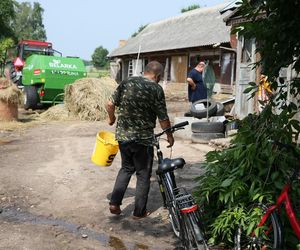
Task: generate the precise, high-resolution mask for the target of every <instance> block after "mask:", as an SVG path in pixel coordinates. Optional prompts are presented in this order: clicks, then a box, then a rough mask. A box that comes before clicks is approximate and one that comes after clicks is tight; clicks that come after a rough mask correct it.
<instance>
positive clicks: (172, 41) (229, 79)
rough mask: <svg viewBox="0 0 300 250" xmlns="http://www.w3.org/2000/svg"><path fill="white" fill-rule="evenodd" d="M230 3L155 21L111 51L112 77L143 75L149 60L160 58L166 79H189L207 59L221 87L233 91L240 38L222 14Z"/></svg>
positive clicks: (178, 80)
mask: <svg viewBox="0 0 300 250" xmlns="http://www.w3.org/2000/svg"><path fill="white" fill-rule="evenodd" d="M226 6H228V4H227V5H224V4H221V5H217V6H213V7H205V8H199V9H195V10H192V11H188V12H185V13H183V14H181V15H178V16H175V17H171V18H168V19H165V20H162V21H158V22H155V23H151V24H149V25H147V26H146V28H144V29H143V30H142V31H141V32H140V33H138V35H137V36H135V37H132V38H130V39H129V40H127V41H124V40H122V41H121V42H120V46H119V47H118V48H116V49H115V50H113V51H112V52H111V53H110V54H109V57H110V59H111V60H112V62H111V75H112V77H114V78H115V79H116V80H117V81H121V80H123V79H126V78H127V77H129V76H132V75H140V74H141V73H142V72H143V69H144V66H145V65H146V64H147V63H148V62H149V61H151V60H157V61H159V62H160V63H162V64H163V66H164V67H165V74H164V80H165V81H169V82H186V76H187V73H188V71H189V70H190V69H191V68H192V67H194V66H195V65H196V64H197V62H199V61H200V60H205V61H207V62H209V64H210V65H211V66H212V67H213V69H214V72H215V75H216V81H217V83H218V84H219V86H222V88H223V89H227V90H228V91H229V92H232V86H233V84H234V83H235V48H236V38H235V35H234V36H231V35H230V27H228V26H226V24H225V23H224V21H223V19H224V16H223V15H222V14H220V10H221V9H223V8H225V7H226ZM228 11H230V8H229V9H228ZM226 14H228V12H226ZM220 88H221V87H220Z"/></svg>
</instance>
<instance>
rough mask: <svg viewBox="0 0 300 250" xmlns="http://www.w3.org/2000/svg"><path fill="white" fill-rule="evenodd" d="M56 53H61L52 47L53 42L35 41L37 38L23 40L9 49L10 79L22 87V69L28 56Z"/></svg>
mask: <svg viewBox="0 0 300 250" xmlns="http://www.w3.org/2000/svg"><path fill="white" fill-rule="evenodd" d="M54 53H58V54H60V56H61V53H60V52H58V51H56V50H54V49H53V48H52V43H49V42H42V41H35V40H22V41H20V42H19V43H18V45H17V46H16V47H15V48H11V49H8V51H7V55H6V58H7V59H6V68H7V69H8V71H9V77H10V79H11V80H12V81H13V82H14V83H15V84H16V85H17V86H18V87H21V88H22V86H23V85H22V70H23V67H24V65H25V60H26V58H27V57H29V56H31V55H33V54H38V55H49V56H52V55H54Z"/></svg>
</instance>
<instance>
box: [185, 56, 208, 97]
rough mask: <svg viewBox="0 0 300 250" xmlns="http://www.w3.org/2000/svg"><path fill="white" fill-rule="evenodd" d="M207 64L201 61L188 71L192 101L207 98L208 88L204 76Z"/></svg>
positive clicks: (189, 92)
mask: <svg viewBox="0 0 300 250" xmlns="http://www.w3.org/2000/svg"><path fill="white" fill-rule="evenodd" d="M205 66H206V65H205V63H204V62H199V63H198V64H197V66H196V67H195V68H193V69H192V70H191V71H190V72H189V73H188V77H187V82H188V97H189V102H191V103H194V102H196V101H198V100H202V99H207V89H206V86H205V84H204V82H203V76H202V74H203V71H204V69H205Z"/></svg>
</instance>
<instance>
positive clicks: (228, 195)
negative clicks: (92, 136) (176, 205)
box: [196, 106, 300, 244]
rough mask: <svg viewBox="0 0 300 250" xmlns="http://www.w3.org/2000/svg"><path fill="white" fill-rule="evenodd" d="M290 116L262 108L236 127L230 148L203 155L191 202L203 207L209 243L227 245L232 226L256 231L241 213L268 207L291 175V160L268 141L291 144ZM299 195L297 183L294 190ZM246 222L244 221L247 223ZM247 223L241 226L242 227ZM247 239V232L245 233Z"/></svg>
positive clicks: (293, 167)
mask: <svg viewBox="0 0 300 250" xmlns="http://www.w3.org/2000/svg"><path fill="white" fill-rule="evenodd" d="M293 115H294V113H289V112H287V111H282V112H281V113H280V114H274V113H273V112H272V107H271V106H266V107H265V109H264V111H263V112H262V113H261V114H260V115H249V116H248V117H246V118H245V119H244V120H242V121H241V125H240V126H241V127H240V128H239V133H238V134H237V136H236V137H235V138H234V139H233V140H232V142H231V147H230V148H229V149H227V150H223V151H213V152H209V153H208V154H207V155H206V162H205V164H204V168H205V174H204V175H202V176H201V177H199V178H198V183H199V186H198V187H197V191H196V196H197V197H198V201H199V203H201V204H205V207H206V208H205V211H206V213H205V214H206V215H205V216H206V221H207V222H208V224H209V225H210V228H211V231H210V234H211V237H212V239H214V241H215V242H220V241H225V242H226V243H227V244H230V243H231V242H232V239H233V238H232V236H233V233H234V229H235V228H236V226H237V225H240V224H242V225H244V226H245V228H244V229H245V230H249V226H253V227H254V225H256V223H257V219H255V220H254V219H253V221H252V219H251V218H252V217H251V216H249V214H248V215H247V214H246V215H245V213H246V211H245V210H244V208H246V207H248V206H249V205H250V204H252V203H271V202H274V201H275V199H276V197H277V196H278V194H279V193H280V192H281V189H282V188H283V186H284V184H285V183H286V179H287V177H288V176H289V175H290V173H291V172H292V171H293V170H294V169H297V168H298V167H299V166H298V164H299V163H298V162H297V161H296V160H295V158H294V156H293V154H292V153H291V152H288V151H286V150H284V149H280V148H278V147H276V146H274V145H273V144H272V143H270V142H269V139H270V138H272V139H273V140H278V141H281V142H283V143H288V144H292V143H293V142H292V140H293V135H298V134H299V132H300V131H295V130H294V126H293V123H297V124H298V125H299V122H298V121H296V120H294V119H292V118H293ZM294 187H295V189H296V190H297V189H298V190H299V189H300V185H299V183H298V184H297V183H296V184H295V186H294ZM247 216H248V217H249V218H248V217H247ZM246 222H247V223H246ZM249 233H250V231H249Z"/></svg>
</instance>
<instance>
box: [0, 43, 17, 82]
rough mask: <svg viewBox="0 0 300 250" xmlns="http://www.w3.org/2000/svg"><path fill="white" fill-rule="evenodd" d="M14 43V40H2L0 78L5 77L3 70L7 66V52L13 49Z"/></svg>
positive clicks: (0, 44) (0, 46)
mask: <svg viewBox="0 0 300 250" xmlns="http://www.w3.org/2000/svg"><path fill="white" fill-rule="evenodd" d="M13 45H14V41H13V39H12V38H4V39H2V40H0V69H1V71H0V76H2V75H3V69H4V66H5V60H6V50H7V49H8V48H11V47H13Z"/></svg>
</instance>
